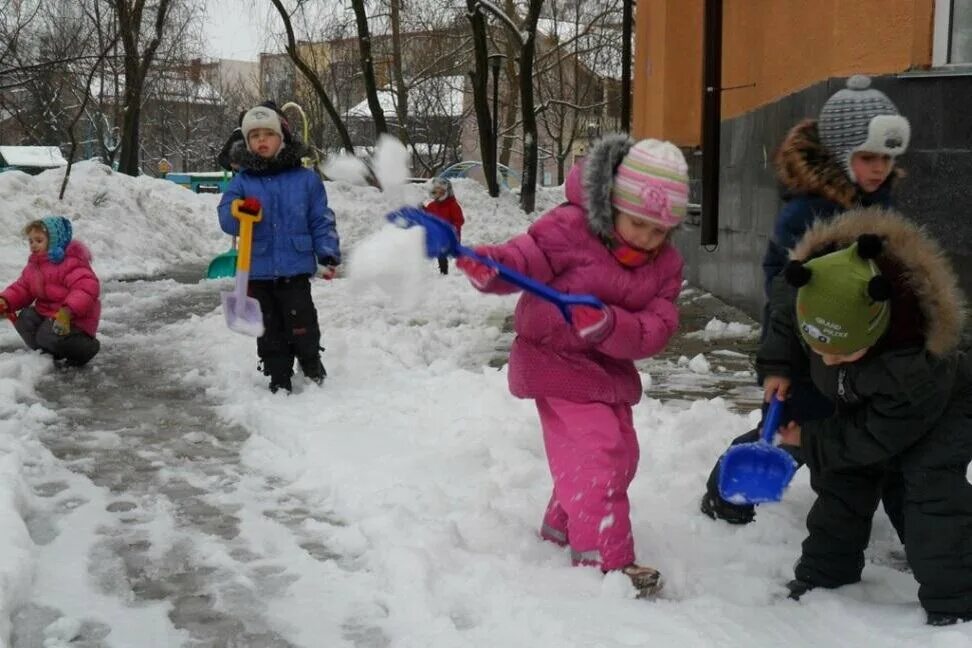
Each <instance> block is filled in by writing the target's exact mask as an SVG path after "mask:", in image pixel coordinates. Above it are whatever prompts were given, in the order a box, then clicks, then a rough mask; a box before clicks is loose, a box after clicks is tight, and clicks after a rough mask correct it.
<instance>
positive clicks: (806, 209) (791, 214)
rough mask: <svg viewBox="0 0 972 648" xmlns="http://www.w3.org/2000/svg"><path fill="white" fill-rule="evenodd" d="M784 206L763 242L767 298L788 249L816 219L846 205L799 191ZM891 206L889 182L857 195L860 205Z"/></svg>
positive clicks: (825, 218)
mask: <svg viewBox="0 0 972 648" xmlns="http://www.w3.org/2000/svg"><path fill="white" fill-rule="evenodd" d="M785 200H786V202H785V203H784V204H783V208H782V209H781V210H780V213H779V214H778V215H777V216H776V223H775V224H774V225H773V236H772V237H771V238H770V240H769V242H768V243H767V245H766V254H765V255H764V256H763V290H764V292H765V294H766V298H767V299H769V295H770V285H771V284H772V282H773V278H774V277H775V276H776V275H778V274H780V272H782V271H783V267H784V266H785V265H786V263H787V261H789V254H790V250H792V249H793V247H794V246H795V245H796V244H797V242H799V240H800V239H801V238H803V235H804V234H805V233H806V231H807V230H808V229H810V227H811V226H812V225H813V224H814V223H816V222H817V221H818V220H830V219H831V218H833V217H834V216H836V215H838V214H841V213H843V212H844V211H846V208H845V207H844V206H843V205H840V204H839V203H836V202H834V201H833V200H828V199H827V198H824V197H823V196H819V195H816V194H800V195H796V196H792V197H789V198H787V199H785ZM875 205H880V206H881V207H891V206H892V202H891V189H890V182H885V183H884V184H883V185H882V186H881V187H880V188H879V189H878V190H877V191H875V192H874V193H871V194H864V193H862V194H860V195H859V206H861V207H872V206H875Z"/></svg>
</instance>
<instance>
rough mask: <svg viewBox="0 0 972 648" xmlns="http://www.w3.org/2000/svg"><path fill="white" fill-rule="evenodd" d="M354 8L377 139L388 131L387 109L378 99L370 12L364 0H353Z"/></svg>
mask: <svg viewBox="0 0 972 648" xmlns="http://www.w3.org/2000/svg"><path fill="white" fill-rule="evenodd" d="M351 6H352V7H353V8H354V19H355V22H356V23H357V27H358V54H359V58H360V61H361V74H362V75H363V76H364V84H365V94H366V95H367V97H368V108H369V109H370V110H371V118H372V119H373V120H374V122H375V140H376V141H377V139H378V136H380V135H381V134H382V133H387V132H388V126H387V125H386V124H385V111H384V110H382V108H381V101H380V100H379V99H378V87H377V82H376V81H375V65H374V60H373V59H372V57H371V32H370V30H369V29H368V14H367V13H366V12H365V3H364V0H351Z"/></svg>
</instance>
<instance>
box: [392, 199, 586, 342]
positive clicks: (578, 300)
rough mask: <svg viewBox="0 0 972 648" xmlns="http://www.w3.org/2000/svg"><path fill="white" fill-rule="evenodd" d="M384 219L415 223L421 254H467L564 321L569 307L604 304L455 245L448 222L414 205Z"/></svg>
mask: <svg viewBox="0 0 972 648" xmlns="http://www.w3.org/2000/svg"><path fill="white" fill-rule="evenodd" d="M387 218H388V221H389V222H390V223H392V224H393V225H397V226H398V227H402V228H409V227H413V226H415V225H418V226H419V227H422V228H424V229H425V254H426V256H428V257H429V258H430V259H436V258H438V257H440V256H453V257H467V258H470V259H472V260H473V261H476V262H478V263H482V264H483V265H485V266H489V267H490V268H493V269H494V270H496V272H497V274H498V275H499V276H500V278H502V279H503V281H506V282H507V283H511V284H513V285H514V286H516V287H517V288H522V289H523V290H526V291H527V292H530V293H533V294H534V295H537V296H538V297H541V298H543V299H546V300H547V301H549V302H550V303H552V304H553V305H555V306H556V307H557V308H558V309H559V310H560V314H561V315H563V316H564V319H565V320H566V321H567V322H568V323H569V322H570V321H571V318H570V307H571V306H591V307H593V308H603V307H604V303H603V302H602V301H601V300H600V299H598V298H597V297H594V296H593V295H569V294H567V293H562V292H560V291H557V290H554V289H553V288H551V287H550V286H548V285H547V284H543V283H540V282H539V281H536V280H535V279H531V278H530V277H528V276H526V275H523V274H520V273H519V272H516V271H515V270H510V269H509V268H507V267H506V266H504V265H503V264H501V263H497V262H496V261H493V260H492V259H489V258H487V257H484V256H480V255H478V254H476V253H475V252H473V251H472V250H470V249H469V248H467V247H464V246H462V245H460V244H459V237H458V236H457V235H456V230H454V229H453V228H452V225H450V224H449V223H447V222H445V221H443V220H441V219H439V218H436V217H435V216H433V215H432V214H429V213H428V212H426V211H423V210H421V209H419V208H418V207H402V208H401V209H398V210H396V211H393V212H392V213H390V214H388V216H387Z"/></svg>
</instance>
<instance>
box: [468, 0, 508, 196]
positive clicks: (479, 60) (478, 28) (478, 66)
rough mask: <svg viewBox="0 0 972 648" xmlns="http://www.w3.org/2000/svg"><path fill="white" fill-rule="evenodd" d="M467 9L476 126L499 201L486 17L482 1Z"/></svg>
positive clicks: (489, 182)
mask: <svg viewBox="0 0 972 648" xmlns="http://www.w3.org/2000/svg"><path fill="white" fill-rule="evenodd" d="M466 7H467V9H468V14H467V15H466V17H467V18H469V25H470V28H471V29H472V37H473V64H474V68H473V69H472V70H471V71H470V72H469V76H470V78H471V79H472V92H473V105H474V107H475V112H476V126H477V127H478V129H479V151H480V156H481V157H482V161H483V175H484V176H485V177H486V187H487V189H488V190H489V195H490V196H493V197H494V198H495V197H496V196H499V182H497V178H496V155H495V149H494V147H493V142H495V141H496V139H495V138H496V134H495V133H494V132H493V124H492V121H491V119H490V110H489V96H488V92H489V91H488V90H487V85H488V82H489V77H488V74H489V72H488V71H487V70H488V69H489V68H488V66H489V62H488V57H489V44H488V41H487V38H486V16H485V14H484V13H483V9H482V7H483V4H482V2H481V0H466ZM500 13H502V12H500Z"/></svg>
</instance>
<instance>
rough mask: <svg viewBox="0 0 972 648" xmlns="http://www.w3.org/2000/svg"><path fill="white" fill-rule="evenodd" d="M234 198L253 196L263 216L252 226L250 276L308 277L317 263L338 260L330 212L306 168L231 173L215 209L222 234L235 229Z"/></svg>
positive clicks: (317, 180) (313, 175)
mask: <svg viewBox="0 0 972 648" xmlns="http://www.w3.org/2000/svg"><path fill="white" fill-rule="evenodd" d="M237 198H256V199H258V200H259V201H260V204H261V205H262V206H263V218H262V220H260V222H258V223H256V224H255V225H254V226H253V257H252V261H251V265H250V279H276V278H279V277H293V276H296V275H313V274H315V272H316V271H317V266H318V264H321V265H337V264H338V263H340V262H341V249H340V242H339V240H338V234H337V228H336V227H335V223H334V212H333V211H331V210H330V208H328V206H327V194H326V193H325V191H324V184H323V183H322V182H321V180H320V178H319V177H318V176H317V174H316V173H314V172H313V171H311V170H310V169H305V168H302V167H301V168H292V169H285V170H281V171H276V172H273V173H265V172H263V173H261V172H252V171H249V170H246V169H244V170H243V171H241V172H240V173H238V174H236V176H234V177H233V179H232V180H231V181H230V183H229V186H228V187H227V189H226V191H225V192H224V193H223V199H222V200H220V202H219V207H218V212H219V225H220V227H221V228H222V229H223V231H224V232H226V233H227V234H233V235H237V234H239V231H240V224H239V221H237V220H236V219H235V218H233V216H232V214H231V213H230V203H232V202H233V201H234V200H236V199H237Z"/></svg>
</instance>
